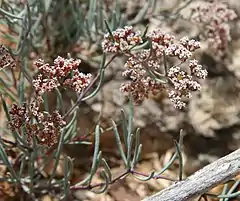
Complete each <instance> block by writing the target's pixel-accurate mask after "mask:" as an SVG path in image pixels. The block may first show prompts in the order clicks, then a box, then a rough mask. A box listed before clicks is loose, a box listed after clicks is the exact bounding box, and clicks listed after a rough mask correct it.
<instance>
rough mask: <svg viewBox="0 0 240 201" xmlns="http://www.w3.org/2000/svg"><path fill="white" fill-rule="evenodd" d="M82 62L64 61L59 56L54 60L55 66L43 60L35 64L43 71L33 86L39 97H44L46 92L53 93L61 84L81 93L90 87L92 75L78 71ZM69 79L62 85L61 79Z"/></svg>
mask: <svg viewBox="0 0 240 201" xmlns="http://www.w3.org/2000/svg"><path fill="white" fill-rule="evenodd" d="M80 63H81V60H79V59H78V60H74V59H64V58H62V57H60V56H58V57H57V58H56V59H55V60H54V65H53V66H51V65H50V64H48V63H45V62H44V61H43V60H42V59H39V60H38V61H35V62H34V65H35V66H37V67H38V69H39V70H41V71H42V73H41V74H39V75H38V76H37V78H36V79H35V80H33V86H34V88H35V90H36V92H37V94H38V95H42V94H43V93H44V92H49V91H52V90H53V89H55V88H57V87H59V86H60V85H61V84H63V85H68V86H70V87H71V88H72V89H73V90H75V91H77V92H81V91H82V90H83V89H84V88H86V87H87V86H88V84H89V83H90V80H91V74H86V75H85V74H83V73H80V72H79V71H78V65H79V64H80ZM71 72H73V74H74V75H73V76H72V77H70V78H67V79H66V80H65V82H63V83H61V80H62V79H61V78H66V77H68V76H71Z"/></svg>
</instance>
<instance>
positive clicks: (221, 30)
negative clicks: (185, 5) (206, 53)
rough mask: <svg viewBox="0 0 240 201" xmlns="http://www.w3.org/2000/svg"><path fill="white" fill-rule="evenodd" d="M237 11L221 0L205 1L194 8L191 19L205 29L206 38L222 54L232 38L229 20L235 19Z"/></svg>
mask: <svg viewBox="0 0 240 201" xmlns="http://www.w3.org/2000/svg"><path fill="white" fill-rule="evenodd" d="M236 17H237V15H236V13H235V12H234V11H233V10H232V9H229V8H228V6H227V5H226V4H224V3H221V2H220V1H219V0H214V1H212V2H204V3H201V4H199V5H197V6H195V7H193V8H192V15H191V21H192V22H194V23H196V24H197V25H198V26H199V25H202V26H203V29H204V38H206V39H207V40H208V42H209V46H210V47H212V48H213V49H214V50H216V52H218V53H219V54H220V55H223V54H224V53H225V51H226V48H227V45H228V42H229V41H230V40H231V37H230V33H229V32H230V28H229V25H228V24H227V22H229V21H231V20H233V19H235V18H236Z"/></svg>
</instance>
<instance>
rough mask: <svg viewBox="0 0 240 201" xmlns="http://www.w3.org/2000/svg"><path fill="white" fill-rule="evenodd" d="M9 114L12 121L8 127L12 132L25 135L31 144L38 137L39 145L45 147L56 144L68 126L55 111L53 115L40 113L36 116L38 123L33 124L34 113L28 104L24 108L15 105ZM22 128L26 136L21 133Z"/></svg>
mask: <svg viewBox="0 0 240 201" xmlns="http://www.w3.org/2000/svg"><path fill="white" fill-rule="evenodd" d="M9 114H10V117H11V121H10V122H8V127H9V128H10V129H11V130H12V131H17V132H19V134H20V135H25V136H26V139H27V142H28V143H29V144H32V143H33V138H34V137H36V138H37V140H38V143H39V144H40V145H43V146H48V147H49V146H52V145H54V144H56V143H57V141H58V137H59V133H60V129H61V128H62V127H63V126H65V125H66V122H65V121H64V120H63V119H62V116H61V115H60V114H59V113H58V111H54V112H53V113H52V114H51V115H50V114H48V113H42V112H38V114H37V116H36V118H37V123H32V122H31V121H30V120H31V117H32V111H31V108H27V105H26V104H24V105H23V106H22V107H19V106H17V105H16V104H13V105H12V108H11V110H10V111H9ZM33 116H34V115H33ZM21 127H24V128H25V132H24V134H23V133H22V132H21V129H20V128H21Z"/></svg>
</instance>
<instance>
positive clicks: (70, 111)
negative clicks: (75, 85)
mask: <svg viewBox="0 0 240 201" xmlns="http://www.w3.org/2000/svg"><path fill="white" fill-rule="evenodd" d="M116 56H117V54H115V55H113V56H112V58H111V59H110V60H109V61H108V63H107V64H106V65H105V66H104V67H103V70H105V69H106V68H107V67H108V66H109V64H110V63H111V62H112V61H113V60H114V59H115V58H116ZM100 75H101V73H100V72H98V74H97V76H96V77H95V78H94V79H93V80H92V82H91V83H90V84H89V85H88V86H87V88H86V89H85V90H84V91H83V92H82V93H81V94H80V96H79V97H78V99H77V101H76V103H75V104H74V105H73V106H72V107H71V108H70V109H69V110H68V111H67V112H66V114H65V115H64V116H63V119H66V118H67V117H68V116H69V115H70V114H71V113H72V112H73V111H74V110H75V108H76V107H77V106H79V104H80V103H81V101H82V99H83V98H84V96H85V95H86V93H87V92H88V91H89V90H90V88H91V87H92V86H93V85H94V83H95V82H96V81H97V79H98V78H99V77H100ZM100 84H101V83H100Z"/></svg>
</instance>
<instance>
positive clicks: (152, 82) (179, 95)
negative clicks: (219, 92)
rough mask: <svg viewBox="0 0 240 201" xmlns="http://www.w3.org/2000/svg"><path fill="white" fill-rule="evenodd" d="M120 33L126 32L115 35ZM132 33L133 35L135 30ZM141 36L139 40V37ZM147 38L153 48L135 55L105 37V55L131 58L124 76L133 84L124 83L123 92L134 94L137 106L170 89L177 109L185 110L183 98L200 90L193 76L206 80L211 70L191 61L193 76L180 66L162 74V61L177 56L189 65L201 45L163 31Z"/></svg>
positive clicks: (148, 35) (154, 32)
mask: <svg viewBox="0 0 240 201" xmlns="http://www.w3.org/2000/svg"><path fill="white" fill-rule="evenodd" d="M119 32H120V33H125V31H124V29H118V30H117V31H115V32H113V35H114V36H115V35H116V33H119ZM131 32H132V33H133V30H132V28H131ZM134 33H135V32H134ZM137 33H138V32H137ZM120 35H121V34H120ZM123 35H124V36H125V34H122V35H121V36H123ZM133 35H135V34H133ZM117 36H118V34H117ZM137 36H138V37H139V34H137ZM146 37H147V38H148V39H149V40H151V44H152V46H151V48H149V49H143V50H140V51H138V52H134V53H132V52H131V51H130V49H129V48H127V49H126V50H128V51H123V49H121V47H120V46H116V44H115V43H110V42H107V41H109V40H110V36H109V34H107V35H106V36H105V40H104V41H103V45H102V47H103V50H104V51H105V52H119V53H123V54H125V55H126V56H128V59H127V61H126V63H125V65H124V67H125V68H126V70H125V71H124V72H123V73H122V75H123V76H126V77H129V78H130V79H131V81H130V82H128V83H123V84H122V85H121V87H120V91H122V92H123V93H125V94H126V95H131V96H132V97H133V100H134V102H135V103H141V102H142V101H143V100H144V99H146V98H148V97H149V95H150V94H153V95H155V94H156V93H157V92H158V91H162V90H167V91H168V92H169V98H170V100H171V101H172V102H173V104H174V106H175V107H176V108H182V107H184V106H185V105H186V103H185V102H183V99H184V98H190V97H191V91H197V90H200V84H199V83H198V82H197V81H194V80H193V76H194V77H196V78H199V79H205V78H206V76H207V71H206V70H204V69H202V66H201V65H199V64H198V61H197V60H190V61H189V69H190V71H191V74H190V75H189V74H188V73H187V72H184V71H182V70H181V69H180V67H179V66H175V67H172V68H170V69H169V70H168V71H167V72H165V74H161V72H163V69H165V68H164V66H163V62H162V61H163V56H164V55H166V56H169V57H175V58H177V59H179V60H180V61H181V63H183V62H186V61H187V60H189V59H190V58H191V57H192V54H193V52H194V51H195V50H197V49H198V48H200V43H199V42H198V41H195V40H193V39H189V38H188V37H183V38H181V39H180V40H179V41H176V40H175V37H174V36H172V35H170V34H168V33H164V32H162V31H161V30H160V29H156V30H153V31H152V32H151V33H149V34H147V35H146ZM106 38H107V40H106ZM120 38H121V42H122V43H123V42H124V43H126V44H130V42H129V40H128V38H127V37H120ZM137 41H141V42H142V41H143V39H142V38H140V39H138V40H137ZM106 44H107V45H106ZM134 44H136V43H134ZM112 50H114V51H112ZM159 74H161V76H162V77H164V76H165V79H164V81H163V80H161V78H158V75H159Z"/></svg>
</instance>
